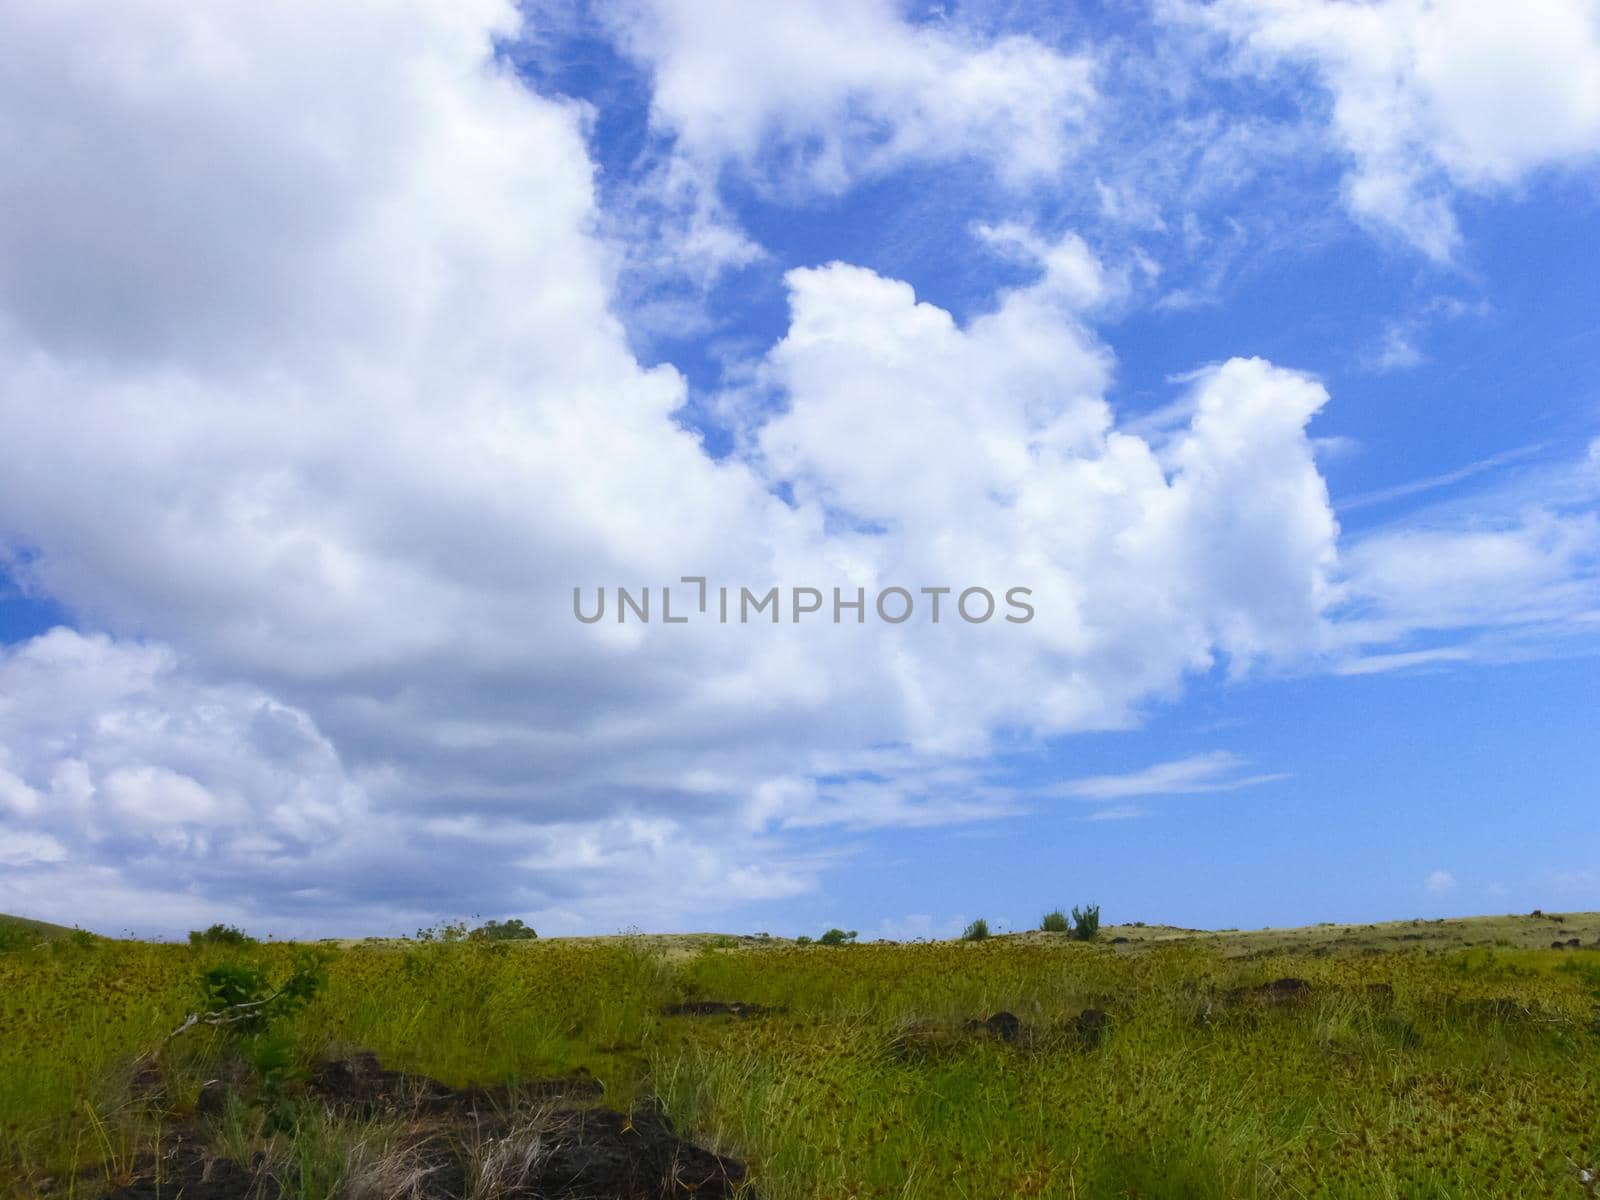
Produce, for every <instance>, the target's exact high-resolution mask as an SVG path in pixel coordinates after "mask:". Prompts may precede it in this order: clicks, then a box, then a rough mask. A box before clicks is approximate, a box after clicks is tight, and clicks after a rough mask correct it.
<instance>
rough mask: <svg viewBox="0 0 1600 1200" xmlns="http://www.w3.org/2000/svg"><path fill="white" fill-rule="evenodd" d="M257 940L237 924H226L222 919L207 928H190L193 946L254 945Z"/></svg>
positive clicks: (190, 941) (190, 938)
mask: <svg viewBox="0 0 1600 1200" xmlns="http://www.w3.org/2000/svg"><path fill="white" fill-rule="evenodd" d="M255 941H256V940H255V938H253V937H251V936H250V935H249V934H248V933H246V932H245V931H244V930H242V929H240V928H239V927H238V926H237V925H224V924H223V923H222V922H220V921H218V922H217V923H216V924H215V925H212V926H210V927H208V928H206V929H191V930H189V944H190V945H191V946H253V945H255Z"/></svg>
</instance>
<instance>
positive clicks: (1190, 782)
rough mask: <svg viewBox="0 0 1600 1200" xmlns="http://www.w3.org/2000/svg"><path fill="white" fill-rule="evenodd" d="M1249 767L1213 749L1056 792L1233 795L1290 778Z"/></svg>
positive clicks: (1085, 796) (1098, 796)
mask: <svg viewBox="0 0 1600 1200" xmlns="http://www.w3.org/2000/svg"><path fill="white" fill-rule="evenodd" d="M1249 765H1250V763H1249V760H1248V759H1245V758H1242V757H1240V756H1239V755H1237V754H1234V753H1232V752H1230V751H1227V750H1213V751H1212V752H1210V753H1209V754H1195V755H1191V756H1190V757H1188V758H1177V759H1173V760H1171V761H1169V762H1161V763H1155V764H1153V765H1151V766H1148V767H1143V768H1141V769H1139V770H1137V771H1128V772H1125V773H1123V774H1120V775H1092V776H1089V777H1088V778H1085V779H1074V780H1071V781H1069V782H1067V783H1063V784H1060V785H1058V786H1057V787H1056V788H1054V789H1053V791H1054V792H1055V793H1056V794H1059V795H1062V796H1071V797H1074V798H1077V799H1081V800H1129V799H1133V798H1135V797H1140V796H1186V795H1193V794H1195V793H1200V792H1233V791H1237V790H1239V789H1240V788H1247V787H1255V786H1257V785H1259V784H1263V783H1273V782H1276V781H1277V780H1280V779H1287V778H1289V776H1288V775H1286V774H1281V773H1276V774H1274V773H1267V774H1261V773H1254V774H1253V773H1250V772H1249V771H1247V770H1246V768H1248V767H1249ZM1119 815H1122V814H1119ZM1126 815H1133V814H1126ZM1105 819H1110V818H1109V817H1106V818H1105Z"/></svg>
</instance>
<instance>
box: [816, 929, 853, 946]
mask: <svg viewBox="0 0 1600 1200" xmlns="http://www.w3.org/2000/svg"><path fill="white" fill-rule="evenodd" d="M855 940H856V931H855V930H854V929H851V930H848V931H846V930H843V929H830V930H828V932H827V933H825V934H823V935H822V936H821V937H819V938H818V939H817V944H818V945H820V946H848V945H849V944H850V943H851V942H853V941H855Z"/></svg>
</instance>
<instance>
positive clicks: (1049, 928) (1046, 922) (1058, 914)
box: [1039, 908, 1072, 933]
mask: <svg viewBox="0 0 1600 1200" xmlns="http://www.w3.org/2000/svg"><path fill="white" fill-rule="evenodd" d="M1039 928H1040V929H1041V930H1043V931H1044V932H1045V933H1066V932H1067V930H1069V929H1071V928H1072V926H1071V925H1069V924H1068V923H1067V914H1066V913H1064V912H1062V911H1061V910H1060V909H1059V908H1053V909H1051V910H1050V911H1049V912H1047V913H1045V915H1044V916H1043V917H1042V918H1041V919H1040V921H1039Z"/></svg>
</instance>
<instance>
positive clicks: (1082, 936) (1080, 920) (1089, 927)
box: [1072, 904, 1100, 942]
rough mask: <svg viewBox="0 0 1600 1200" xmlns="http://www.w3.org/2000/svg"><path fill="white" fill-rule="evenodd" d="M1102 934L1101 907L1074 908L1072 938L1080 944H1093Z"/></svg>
mask: <svg viewBox="0 0 1600 1200" xmlns="http://www.w3.org/2000/svg"><path fill="white" fill-rule="evenodd" d="M1099 933H1100V906H1099V905H1098V904H1086V905H1084V907H1082V908H1079V907H1078V906H1077V905H1076V904H1074V905H1073V906H1072V936H1073V937H1075V938H1077V939H1078V940H1079V941H1080V942H1092V941H1094V939H1095V938H1096V937H1097V936H1099Z"/></svg>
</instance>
